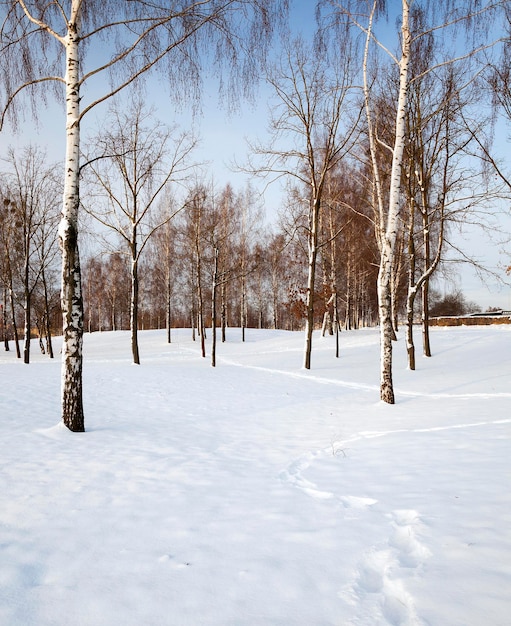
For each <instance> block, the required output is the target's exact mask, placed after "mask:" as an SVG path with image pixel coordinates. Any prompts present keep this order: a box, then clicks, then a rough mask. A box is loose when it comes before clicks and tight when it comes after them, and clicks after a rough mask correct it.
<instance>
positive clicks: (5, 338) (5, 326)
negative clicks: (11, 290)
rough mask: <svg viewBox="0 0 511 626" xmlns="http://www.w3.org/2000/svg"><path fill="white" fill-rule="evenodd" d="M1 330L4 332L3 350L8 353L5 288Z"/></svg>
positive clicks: (4, 291)
mask: <svg viewBox="0 0 511 626" xmlns="http://www.w3.org/2000/svg"><path fill="white" fill-rule="evenodd" d="M2 328H3V331H4V350H5V351H6V352H9V350H10V348H9V335H8V333H7V328H8V325H7V289H6V288H5V286H4V288H3V306H2Z"/></svg>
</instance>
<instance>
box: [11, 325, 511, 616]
mask: <svg viewBox="0 0 511 626" xmlns="http://www.w3.org/2000/svg"><path fill="white" fill-rule="evenodd" d="M239 335H240V333H239V331H237V330H235V329H233V330H230V332H229V334H228V342H227V343H225V344H219V346H218V366H217V368H215V369H214V368H212V367H210V365H209V360H208V359H207V360H204V359H202V358H201V357H200V356H199V345H198V344H197V343H193V342H192V340H191V333H190V331H188V330H179V331H174V333H173V343H172V344H171V345H168V344H166V343H165V333H164V332H163V331H149V332H143V333H142V334H141V359H142V365H141V366H135V365H132V364H131V362H130V342H129V335H128V333H124V332H117V333H96V334H93V335H87V336H86V337H85V368H84V378H85V381H84V382H85V399H84V403H85V411H86V416H85V419H86V429H87V432H86V433H84V434H72V433H70V432H68V431H67V430H66V429H65V428H64V427H62V426H61V425H59V423H58V422H59V414H60V413H59V383H60V363H59V361H58V359H57V360H55V361H54V362H50V361H49V360H48V359H47V358H46V357H43V356H41V355H39V354H35V352H34V355H33V363H32V364H31V365H30V366H26V365H24V364H23V363H20V362H19V361H17V360H16V359H15V356H14V353H13V352H12V351H11V352H9V353H6V352H4V351H3V348H2V350H1V352H0V625H1V626H18V625H19V626H30V625H34V626H50V625H55V626H156V625H158V626H160V625H167V624H168V625H176V626H188V625H190V626H199V625H222V626H223V625H232V626H234V625H250V626H251V625H254V626H255V625H260V626H267V625H282V626H284V625H285V626H293V625H304V626H320V625H327V624H338V625H343V626H344V625H349V624H351V625H363V626H365V625H368V626H373V625H379V624H382V625H383V624H385V625H386V624H403V625H404V624H410V625H418V624H429V625H431V626H451V625H452V626H454V625H456V626H461V625H463V626H497V625H500V626H505V625H506V626H507V625H509V624H511V411H510V409H511V349H510V346H511V326H507V327H502V326H501V327H470V328H449V329H433V331H432V347H433V351H434V357H433V358H431V359H425V358H420V357H419V358H418V367H417V371H415V372H410V371H408V370H407V369H406V366H405V348H404V339H403V338H400V340H399V341H398V343H397V344H395V375H394V379H395V388H396V396H397V404H396V405H394V406H387V405H384V404H382V403H380V402H379V400H378V367H379V356H378V333H377V331H376V330H360V331H353V332H343V333H342V334H341V358H340V359H335V356H334V341H333V339H332V338H326V339H321V338H320V337H319V335H316V336H315V341H314V351H313V358H312V367H313V369H312V370H311V371H305V370H303V369H301V363H302V348H303V335H302V334H301V333H290V332H283V331H282V332H280V331H256V330H249V331H248V333H247V341H246V342H245V343H244V344H242V343H241V341H240V336H239ZM57 352H58V347H57Z"/></svg>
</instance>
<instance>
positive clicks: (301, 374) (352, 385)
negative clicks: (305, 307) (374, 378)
mask: <svg viewBox="0 0 511 626" xmlns="http://www.w3.org/2000/svg"><path fill="white" fill-rule="evenodd" d="M218 361H221V362H222V363H225V364H226V365H232V366H235V367H243V368H247V369H253V370H257V371H261V372H267V373H269V374H280V375H282V376H288V377H290V378H299V379H303V380H309V381H311V382H316V383H320V384H321V385H336V386H339V387H348V388H350V389H360V390H362V391H371V392H374V391H376V392H378V391H379V387H378V386H377V385H367V384H363V383H356V382H349V381H346V380H334V379H332V378H324V377H321V376H315V375H314V374H309V373H308V372H306V371H305V370H304V371H301V372H290V371H287V370H279V369H273V368H269V367H261V366H259V365H247V364H244V363H238V362H237V361H234V360H232V359H228V358H225V357H221V358H219V359H218ZM395 391H396V393H397V394H398V395H400V396H407V397H413V398H421V397H426V396H427V397H428V398H511V392H495V393H491V392H476V393H445V392H441V393H432V392H429V391H428V392H424V391H404V390H402V389H400V388H399V387H398V386H395Z"/></svg>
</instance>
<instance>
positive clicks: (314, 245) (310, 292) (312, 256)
mask: <svg viewBox="0 0 511 626" xmlns="http://www.w3.org/2000/svg"><path fill="white" fill-rule="evenodd" d="M315 195H316V194H315ZM319 214H320V202H319V199H318V198H317V197H315V198H314V200H313V206H312V209H311V216H310V222H309V240H308V246H309V261H308V275H307V294H306V303H305V305H306V309H307V320H306V324H305V354H304V364H303V366H304V368H305V369H307V370H310V368H311V356H312V332H313V330H314V283H315V280H316V259H317V255H318V228H319Z"/></svg>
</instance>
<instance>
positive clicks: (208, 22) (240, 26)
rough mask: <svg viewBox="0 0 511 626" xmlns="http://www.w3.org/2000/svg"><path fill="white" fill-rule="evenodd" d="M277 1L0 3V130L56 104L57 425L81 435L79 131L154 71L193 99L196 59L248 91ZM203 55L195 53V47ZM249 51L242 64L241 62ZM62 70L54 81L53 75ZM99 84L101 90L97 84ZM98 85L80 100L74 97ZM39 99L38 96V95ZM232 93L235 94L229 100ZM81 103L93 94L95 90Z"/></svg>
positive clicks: (280, 4) (278, 10) (177, 96)
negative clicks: (50, 100)
mask: <svg viewBox="0 0 511 626" xmlns="http://www.w3.org/2000/svg"><path fill="white" fill-rule="evenodd" d="M286 8H287V0H258V1H257V2H256V1H243V0H202V1H201V2H195V1H192V0H176V1H175V2H172V3H169V2H166V1H165V2H164V1H163V0H156V1H155V2H151V3H148V2H146V1H145V0H132V1H130V2H126V1H124V0H112V1H111V2H109V3H108V4H107V5H105V3H104V2H98V0H65V1H61V2H57V1H52V2H45V1H43V0H1V1H0V11H1V14H0V15H1V18H2V28H1V31H0V64H1V65H0V71H1V73H2V80H1V81H0V89H1V96H0V98H1V100H0V102H1V113H0V128H1V127H2V126H3V124H4V121H5V117H6V115H7V114H9V113H10V114H11V119H12V121H13V122H16V121H19V115H18V113H19V110H20V107H19V105H20V102H19V100H20V98H22V97H23V95H27V96H28V98H29V102H31V103H32V105H33V107H32V109H33V112H34V113H35V112H36V110H37V106H38V104H39V102H40V96H41V94H44V93H47V90H46V91H45V90H44V88H45V87H50V88H51V87H53V88H54V91H55V92H56V93H57V94H58V95H59V96H60V98H61V99H63V100H64V102H65V131H66V132H65V136H66V155H65V164H64V175H65V184H64V194H63V208H62V219H61V222H60V225H59V241H60V246H61V250H62V296H61V301H62V314H63V348H62V394H61V399H62V420H63V422H64V424H65V425H66V426H67V427H68V428H69V429H70V430H72V431H75V432H81V431H84V430H85V424H84V414H83V399H82V396H83V389H82V343H83V297H82V285H81V272H80V256H79V249H78V210H79V205H80V191H79V179H80V129H81V123H82V121H83V119H84V117H85V116H86V115H87V113H89V112H90V111H91V110H93V109H94V108H95V107H97V106H98V105H99V104H101V103H102V102H105V101H107V100H108V99H109V98H111V97H112V96H114V95H115V94H117V93H119V92H121V91H122V90H123V89H124V88H125V87H127V86H128V85H130V84H132V83H134V82H136V81H137V80H138V79H140V78H141V77H142V76H143V75H144V74H145V73H147V72H148V71H150V70H151V69H153V68H158V69H161V70H162V71H163V72H164V75H165V79H166V80H167V81H168V83H169V84H170V86H171V94H172V96H173V97H174V101H182V99H183V98H194V97H197V96H198V94H199V91H200V80H199V79H200V72H201V58H200V57H201V53H202V52H203V51H204V49H205V48H206V53H208V55H209V59H208V60H211V61H212V62H213V63H214V64H215V65H216V67H217V68H221V67H225V66H229V67H230V68H235V70H236V71H234V72H232V73H230V74H229V76H230V78H229V80H228V81H227V90H229V91H232V92H235V91H236V88H237V87H241V86H242V88H243V89H247V90H250V87H251V85H252V84H253V83H254V82H255V81H254V77H255V76H256V75H257V71H258V68H259V62H260V61H264V58H265V54H266V50H267V45H266V44H267V43H268V41H269V40H270V37H271V35H272V30H273V28H274V26H275V24H277V23H278V20H279V18H280V17H282V15H283V13H284V12H285V9H286ZM206 43H208V44H211V45H207V46H205V48H204V44H206ZM246 51H249V53H250V54H248V55H245V54H243V52H246ZM62 68H63V71H62ZM102 77H105V78H108V80H104V81H103V82H101V78H102ZM89 83H94V86H95V88H97V86H98V85H99V84H100V85H102V86H101V92H100V95H99V96H97V95H96V96H93V97H92V99H91V100H86V99H85V96H86V94H85V91H84V87H85V86H86V85H87V84H89ZM41 90H43V91H41ZM237 91H238V93H239V91H240V90H239V89H238V90H237ZM89 93H93V94H97V91H96V89H91V90H90V92H89Z"/></svg>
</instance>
